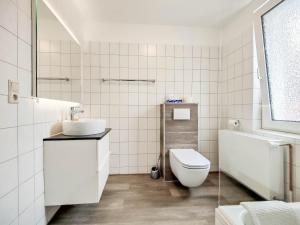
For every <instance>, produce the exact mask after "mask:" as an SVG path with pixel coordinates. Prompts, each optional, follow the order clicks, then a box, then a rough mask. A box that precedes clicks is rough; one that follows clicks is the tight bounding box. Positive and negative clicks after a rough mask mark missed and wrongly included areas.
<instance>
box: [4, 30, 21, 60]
mask: <svg viewBox="0 0 300 225" xmlns="http://www.w3.org/2000/svg"><path fill="white" fill-rule="evenodd" d="M17 58H18V56H17V37H16V36H15V35H13V34H12V33H10V32H9V31H7V30H6V29H4V28H2V27H0V60H3V61H5V62H8V63H11V64H13V65H17Z"/></svg>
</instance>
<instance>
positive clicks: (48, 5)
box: [43, 0, 80, 45]
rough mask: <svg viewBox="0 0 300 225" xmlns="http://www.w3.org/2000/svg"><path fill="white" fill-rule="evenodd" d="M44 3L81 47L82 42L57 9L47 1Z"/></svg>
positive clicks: (44, 0)
mask: <svg viewBox="0 0 300 225" xmlns="http://www.w3.org/2000/svg"><path fill="white" fill-rule="evenodd" d="M43 2H44V3H45V4H46V6H47V7H48V8H49V9H50V11H51V12H52V13H53V14H54V16H55V17H56V18H57V19H58V21H59V22H60V23H61V24H62V25H63V26H64V28H65V29H66V30H67V31H68V33H69V34H70V35H71V37H72V38H73V39H74V40H75V42H76V43H77V44H78V45H80V42H79V41H78V39H77V38H76V36H75V35H74V33H73V32H72V30H71V29H70V28H69V27H68V26H67V25H66V24H65V22H64V21H63V19H62V18H61V17H60V16H59V15H58V13H57V12H56V11H55V9H54V8H53V7H52V5H51V4H50V3H49V2H48V1H47V0H43Z"/></svg>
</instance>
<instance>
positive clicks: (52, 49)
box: [37, 40, 81, 102]
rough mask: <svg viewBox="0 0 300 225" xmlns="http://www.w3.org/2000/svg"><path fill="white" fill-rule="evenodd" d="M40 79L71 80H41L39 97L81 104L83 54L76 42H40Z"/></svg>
mask: <svg viewBox="0 0 300 225" xmlns="http://www.w3.org/2000/svg"><path fill="white" fill-rule="evenodd" d="M37 49H38V53H37V54H38V55H37V64H38V67H37V73H38V78H69V79H70V80H69V81H60V80H39V79H38V88H37V91H38V96H42V97H43V98H51V99H61V100H65V101H75V102H80V100H81V98H80V97H81V80H80V79H81V71H80V65H81V52H80V47H79V46H78V45H77V44H76V43H75V42H74V41H67V40H61V41H59V40H39V41H38V45H37Z"/></svg>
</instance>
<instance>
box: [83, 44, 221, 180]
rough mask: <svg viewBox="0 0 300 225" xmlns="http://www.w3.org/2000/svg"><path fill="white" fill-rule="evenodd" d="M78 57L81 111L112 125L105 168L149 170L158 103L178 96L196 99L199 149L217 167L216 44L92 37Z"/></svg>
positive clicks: (157, 125) (154, 157)
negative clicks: (80, 62)
mask: <svg viewBox="0 0 300 225" xmlns="http://www.w3.org/2000/svg"><path fill="white" fill-rule="evenodd" d="M84 58H85V60H84V108H85V116H86V117H91V118H102V119H106V120H107V122H108V127H112V128H113V130H112V134H111V151H112V155H111V173H114V174H118V173H123V174H127V173H146V172H149V170H150V168H151V166H153V165H155V164H156V161H157V158H158V155H159V132H160V131H159V128H160V121H159V117H160V113H159V105H160V104H162V103H164V101H165V99H166V98H168V97H180V98H182V97H184V96H192V97H193V99H194V101H195V102H196V103H199V151H200V152H202V153H203V154H204V155H205V156H206V157H207V158H208V159H210V160H211V162H212V170H216V169H217V155H218V153H217V128H218V119H217V116H218V113H217V106H218V98H217V79H218V70H219V48H218V47H216V46H213V47H206V46H205V45H204V46H183V45H158V44H138V43H104V42H101V43H99V42H92V43H88V44H87V46H86V50H85V57H84ZM101 79H155V80H156V82H155V83H154V84H152V83H145V82H102V81H101Z"/></svg>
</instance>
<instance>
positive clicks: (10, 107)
mask: <svg viewBox="0 0 300 225" xmlns="http://www.w3.org/2000/svg"><path fill="white" fill-rule="evenodd" d="M0 108H1V116H0V128H7V127H14V126H16V125H17V105H16V104H8V97H7V96H4V95H0Z"/></svg>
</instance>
